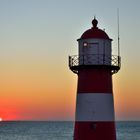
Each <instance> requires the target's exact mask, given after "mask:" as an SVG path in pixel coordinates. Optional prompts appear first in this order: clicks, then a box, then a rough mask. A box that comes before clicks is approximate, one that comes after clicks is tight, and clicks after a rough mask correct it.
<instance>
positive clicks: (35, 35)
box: [0, 0, 140, 120]
mask: <svg viewBox="0 0 140 140" xmlns="http://www.w3.org/2000/svg"><path fill="white" fill-rule="evenodd" d="M117 8H119V10H120V38H121V40H120V43H121V56H122V68H121V71H119V73H118V74H116V75H114V76H113V89H114V99H115V114H116V119H117V120H139V119H140V61H139V60H140V39H139V37H140V9H139V8H140V1H139V0H0V117H2V118H3V119H4V120H73V119H74V113H75V98H76V86H77V76H76V75H75V74H73V73H72V72H71V71H70V70H69V68H68V55H73V54H77V49H78V47H77V45H78V44H77V41H76V40H77V39H78V38H79V37H80V36H81V34H82V33H83V32H84V31H85V30H87V29H89V28H91V26H92V25H91V21H92V19H93V17H94V15H96V18H97V20H98V22H99V24H98V26H99V28H101V29H105V31H106V32H107V34H108V35H109V37H110V38H112V39H113V40H114V41H113V49H114V51H113V53H114V54H116V53H117V51H116V48H117Z"/></svg>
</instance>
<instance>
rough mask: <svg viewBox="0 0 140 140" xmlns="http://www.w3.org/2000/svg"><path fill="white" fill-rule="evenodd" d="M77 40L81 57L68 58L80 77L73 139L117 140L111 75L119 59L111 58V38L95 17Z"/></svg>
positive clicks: (73, 70)
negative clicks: (99, 25)
mask: <svg viewBox="0 0 140 140" xmlns="http://www.w3.org/2000/svg"><path fill="white" fill-rule="evenodd" d="M77 41H78V55H73V56H69V68H70V70H72V72H74V73H76V74H77V75H78V84H77V98H76V115H75V127H74V140H116V130H115V117H114V100H113V87H112V75H113V74H115V73H117V72H118V71H119V70H120V56H119V54H118V55H112V45H111V43H112V39H111V38H110V37H109V36H108V35H107V33H106V32H105V31H104V30H101V29H99V28H98V21H97V20H96V18H94V19H93V21H92V27H91V29H88V30H87V31H85V32H84V33H83V34H82V35H81V37H80V38H79V39H78V40H77Z"/></svg>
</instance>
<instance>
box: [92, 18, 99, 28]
mask: <svg viewBox="0 0 140 140" xmlns="http://www.w3.org/2000/svg"><path fill="white" fill-rule="evenodd" d="M97 24H98V21H97V20H96V17H95V16H94V19H93V20H92V25H93V28H97Z"/></svg>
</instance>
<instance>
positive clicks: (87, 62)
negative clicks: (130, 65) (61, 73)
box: [69, 54, 121, 74]
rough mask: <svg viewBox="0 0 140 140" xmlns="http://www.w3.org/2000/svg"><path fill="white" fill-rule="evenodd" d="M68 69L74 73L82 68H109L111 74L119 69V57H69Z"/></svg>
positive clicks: (91, 55)
mask: <svg viewBox="0 0 140 140" xmlns="http://www.w3.org/2000/svg"><path fill="white" fill-rule="evenodd" d="M69 67H70V69H71V70H72V71H73V72H74V73H78V71H79V70H80V69H84V68H109V69H110V70H111V72H112V74H114V73H117V72H118V71H119V70H120V67H121V57H120V56H117V55H111V56H108V55H104V54H86V55H72V56H69Z"/></svg>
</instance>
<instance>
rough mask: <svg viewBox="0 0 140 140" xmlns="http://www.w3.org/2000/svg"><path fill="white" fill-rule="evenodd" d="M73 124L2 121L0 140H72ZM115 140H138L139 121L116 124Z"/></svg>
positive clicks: (139, 134)
mask: <svg viewBox="0 0 140 140" xmlns="http://www.w3.org/2000/svg"><path fill="white" fill-rule="evenodd" d="M73 127H74V122H57V121H53V122H47V121H2V122H0V140H73ZM116 129H117V140H140V121H119V122H116Z"/></svg>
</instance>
